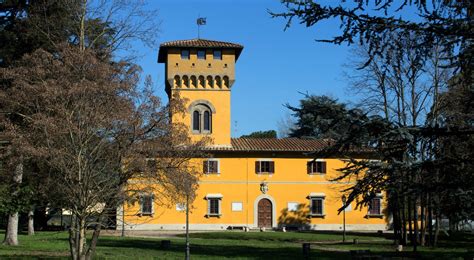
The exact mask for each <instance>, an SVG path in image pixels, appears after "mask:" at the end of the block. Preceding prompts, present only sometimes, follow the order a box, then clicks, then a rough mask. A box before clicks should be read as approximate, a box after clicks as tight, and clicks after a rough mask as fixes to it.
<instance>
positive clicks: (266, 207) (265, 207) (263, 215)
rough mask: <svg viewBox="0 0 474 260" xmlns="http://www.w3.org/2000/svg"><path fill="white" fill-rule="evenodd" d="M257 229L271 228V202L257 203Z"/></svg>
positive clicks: (263, 200)
mask: <svg viewBox="0 0 474 260" xmlns="http://www.w3.org/2000/svg"><path fill="white" fill-rule="evenodd" d="M258 227H266V228H271V227H272V202H271V201H270V200H269V199H261V200H260V201H259V202H258Z"/></svg>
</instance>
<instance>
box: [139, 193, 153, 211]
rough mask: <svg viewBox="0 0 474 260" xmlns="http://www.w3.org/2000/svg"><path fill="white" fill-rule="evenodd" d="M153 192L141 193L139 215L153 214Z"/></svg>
mask: <svg viewBox="0 0 474 260" xmlns="http://www.w3.org/2000/svg"><path fill="white" fill-rule="evenodd" d="M153 199H154V196H153V194H141V195H140V211H139V213H138V214H139V215H142V216H151V215H153Z"/></svg>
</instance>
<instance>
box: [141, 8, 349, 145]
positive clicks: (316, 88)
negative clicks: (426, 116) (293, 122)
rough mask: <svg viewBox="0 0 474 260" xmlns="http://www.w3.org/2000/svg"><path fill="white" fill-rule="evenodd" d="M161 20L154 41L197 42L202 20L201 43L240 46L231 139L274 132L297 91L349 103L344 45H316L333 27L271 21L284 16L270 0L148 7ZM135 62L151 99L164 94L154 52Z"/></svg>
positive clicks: (298, 96)
mask: <svg viewBox="0 0 474 260" xmlns="http://www.w3.org/2000/svg"><path fill="white" fill-rule="evenodd" d="M150 3H151V5H152V6H153V7H154V8H157V9H158V10H159V13H158V14H157V16H158V17H159V19H160V20H161V21H162V22H161V27H160V28H159V30H160V36H159V42H165V41H172V40H179V39H192V38H196V37H197V25H196V19H197V18H198V16H201V17H206V18H207V25H205V26H203V27H201V38H205V39H211V40H221V41H230V42H235V43H239V44H242V45H244V50H243V52H242V54H241V56H240V58H239V60H238V61H237V64H236V82H235V84H234V85H233V87H232V115H231V116H232V135H233V136H234V137H238V136H240V135H242V134H248V133H251V132H253V131H260V130H271V129H274V130H277V122H278V121H279V120H280V119H282V118H283V117H285V115H287V114H288V113H289V111H288V109H286V108H285V107H284V106H283V105H284V104H285V103H290V104H292V105H297V104H298V101H299V100H300V99H301V98H303V96H302V95H301V94H300V93H299V92H303V93H306V92H308V93H310V94H316V95H323V94H324V95H330V96H333V97H336V98H339V99H340V100H341V101H351V100H353V99H354V97H353V96H352V95H351V93H350V92H349V91H347V82H346V81H345V80H344V77H343V70H344V68H343V64H344V63H345V61H346V60H347V59H348V58H349V49H350V48H349V47H347V46H345V45H341V46H336V45H332V44H329V43H318V42H316V41H315V39H322V38H328V37H330V36H331V35H335V34H336V33H337V32H338V24H336V23H335V22H334V23H327V22H326V23H321V24H319V25H318V26H317V27H312V28H306V27H305V26H303V25H300V24H298V23H297V22H296V21H295V22H296V23H295V22H294V23H293V25H292V26H291V27H290V28H289V29H288V30H286V31H284V27H285V23H286V21H285V20H283V19H272V18H271V17H270V15H269V14H268V10H272V11H274V12H278V11H283V10H284V7H283V6H282V5H281V3H280V2H279V1H274V0H258V1H251V0H240V1H235V0H234V1H232V0H202V1H197V0H175V1H162V0H157V1H150ZM144 51H146V55H144V56H143V57H142V58H140V59H139V60H138V61H137V62H138V63H139V64H140V65H141V66H142V67H143V69H144V73H146V74H149V75H151V76H152V78H153V80H154V82H155V88H156V94H157V95H158V96H160V97H161V98H163V99H164V100H167V97H166V94H165V92H164V65H163V64H158V63H157V62H156V60H157V54H158V50H157V49H149V50H144Z"/></svg>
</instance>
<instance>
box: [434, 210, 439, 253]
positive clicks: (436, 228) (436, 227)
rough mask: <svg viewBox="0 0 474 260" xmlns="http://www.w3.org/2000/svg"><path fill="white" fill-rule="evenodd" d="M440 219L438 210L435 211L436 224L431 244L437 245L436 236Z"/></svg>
mask: <svg viewBox="0 0 474 260" xmlns="http://www.w3.org/2000/svg"><path fill="white" fill-rule="evenodd" d="M440 221H441V217H440V216H439V212H437V213H436V225H435V234H434V241H433V246H437V245H438V236H439V222H440Z"/></svg>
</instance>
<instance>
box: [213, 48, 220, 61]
mask: <svg viewBox="0 0 474 260" xmlns="http://www.w3.org/2000/svg"><path fill="white" fill-rule="evenodd" d="M214 59H215V60H222V51H221V50H214Z"/></svg>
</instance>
